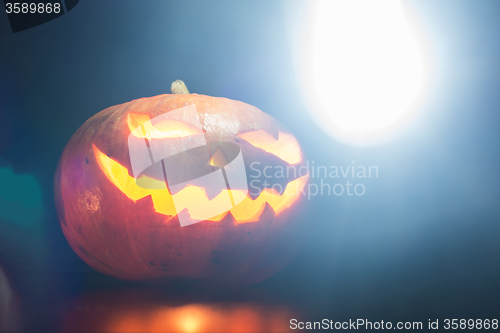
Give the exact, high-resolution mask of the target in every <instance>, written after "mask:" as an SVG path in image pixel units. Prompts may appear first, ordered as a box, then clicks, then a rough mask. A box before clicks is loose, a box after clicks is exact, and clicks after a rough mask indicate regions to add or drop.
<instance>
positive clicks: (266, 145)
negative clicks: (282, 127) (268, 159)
mask: <svg viewBox="0 0 500 333" xmlns="http://www.w3.org/2000/svg"><path fill="white" fill-rule="evenodd" d="M278 133H279V136H278V140H276V139H275V138H273V137H272V136H271V135H270V134H269V133H267V132H266V131H264V130H258V131H253V132H246V133H241V134H238V137H240V138H242V139H243V140H245V141H247V142H248V143H250V144H251V145H253V146H255V147H257V148H260V149H262V150H264V151H266V152H268V153H270V154H273V155H276V156H278V157H279V158H281V159H282V160H283V161H285V162H287V163H290V164H297V163H299V162H300V161H302V154H301V152H300V146H299V143H298V142H297V139H295V137H294V136H293V135H291V134H287V133H282V132H278Z"/></svg>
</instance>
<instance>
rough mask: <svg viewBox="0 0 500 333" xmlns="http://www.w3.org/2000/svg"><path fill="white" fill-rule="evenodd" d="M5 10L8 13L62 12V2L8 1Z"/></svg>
mask: <svg viewBox="0 0 500 333" xmlns="http://www.w3.org/2000/svg"><path fill="white" fill-rule="evenodd" d="M5 11H6V12H7V14H11V13H14V14H28V13H30V14H35V13H38V14H51V13H56V14H58V13H60V12H61V4H60V3H57V2H56V3H41V2H38V3H37V2H22V3H19V2H14V3H10V2H7V3H6V4H5Z"/></svg>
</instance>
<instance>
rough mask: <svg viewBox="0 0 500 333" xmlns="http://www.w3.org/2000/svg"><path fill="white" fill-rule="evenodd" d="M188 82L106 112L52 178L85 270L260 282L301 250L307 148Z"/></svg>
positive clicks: (80, 135) (73, 144) (73, 142)
mask: <svg viewBox="0 0 500 333" xmlns="http://www.w3.org/2000/svg"><path fill="white" fill-rule="evenodd" d="M180 82H181V83H179V85H178V86H175V84H178V81H176V82H174V84H173V85H172V92H176V91H177V90H178V89H180V92H178V93H174V94H171V95H170V94H166V95H160V96H155V97H149V98H142V99H138V100H134V101H131V102H128V103H125V104H121V105H117V106H113V107H110V108H108V109H105V110H103V111H101V112H99V113H98V114H96V115H94V116H93V117H91V118H90V119H89V120H87V122H85V124H84V125H82V126H81V127H80V128H79V129H78V130H77V132H76V133H75V134H74V135H73V137H72V138H71V139H70V141H69V143H68V144H67V146H66V148H65V149H64V152H63V154H62V156H61V158H60V161H59V165H58V168H57V171H56V174H55V180H54V187H55V201H56V206H57V209H58V215H59V219H60V222H61V227H62V230H63V233H64V235H65V236H66V238H67V240H68V242H69V244H70V245H71V247H72V248H73V250H74V251H75V252H76V253H77V254H78V255H79V256H80V257H81V258H82V259H83V260H84V261H85V262H86V263H87V264H89V265H90V266H91V267H93V268H95V269H96V270H98V271H100V272H102V273H105V274H107V275H111V276H114V277H117V278H120V279H125V280H166V281H174V280H177V279H184V280H186V279H189V280H191V279H192V280H204V281H210V282H215V283H220V282H223V283H231V284H237V285H244V284H252V283H256V282H258V281H261V280H263V279H265V278H267V277H269V276H270V275H272V274H274V273H275V272H277V271H278V270H280V269H281V268H282V267H284V265H286V264H287V263H288V262H289V261H290V259H291V257H292V255H293V253H294V252H295V251H296V249H297V248H298V244H299V243H300V238H301V233H300V232H299V228H300V225H301V224H300V220H301V219H300V218H299V217H298V213H300V212H301V211H302V210H301V208H300V207H301V206H302V203H303V201H304V196H303V195H302V191H303V189H304V187H305V186H306V184H307V181H308V177H309V176H308V174H307V169H305V166H304V165H305V163H304V156H303V153H302V151H301V148H300V146H299V144H298V142H297V140H296V139H295V137H294V136H293V135H292V134H290V133H289V131H288V130H287V129H286V128H285V127H284V126H283V125H282V124H280V123H279V122H278V121H277V120H276V119H274V118H272V117H271V116H269V115H267V114H265V113H264V112H262V111H260V110H259V109H257V108H255V107H253V106H251V105H248V104H245V103H242V102H239V101H234V100H230V99H226V98H215V97H210V96H204V95H198V94H190V93H189V92H188V91H187V88H185V85H184V84H183V83H182V81H180ZM304 169H305V170H304ZM252 172H253V173H252Z"/></svg>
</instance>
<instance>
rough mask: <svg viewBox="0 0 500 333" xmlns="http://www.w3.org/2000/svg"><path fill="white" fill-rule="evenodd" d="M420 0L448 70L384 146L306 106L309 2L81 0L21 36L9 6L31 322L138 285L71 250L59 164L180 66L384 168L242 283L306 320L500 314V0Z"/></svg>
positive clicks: (10, 251) (6, 61) (3, 121)
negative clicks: (301, 37)
mask: <svg viewBox="0 0 500 333" xmlns="http://www.w3.org/2000/svg"><path fill="white" fill-rule="evenodd" d="M412 6H413V7H414V8H415V10H416V12H417V13H418V15H419V16H420V19H421V21H422V23H423V26H424V29H425V33H426V34H427V36H428V40H429V43H430V46H431V49H432V52H433V55H434V59H435V64H436V67H435V73H434V74H435V80H434V81H433V83H432V87H431V88H430V92H429V94H428V95H427V97H426V100H425V102H424V103H423V106H422V110H421V112H420V113H419V116H418V117H417V118H416V119H415V121H414V122H413V123H412V124H411V125H409V126H408V127H407V128H405V129H404V131H402V132H401V133H400V134H399V135H398V136H397V137H396V138H395V139H393V140H391V141H389V142H386V143H385V144H382V145H377V146H371V147H355V146H351V145H347V144H344V143H341V142H338V141H336V140H334V139H332V138H331V137H329V136H328V135H327V134H325V133H324V132H322V131H321V130H320V129H319V126H318V125H317V124H316V123H315V121H314V119H313V118H312V116H311V115H310V112H309V111H308V106H307V105H306V103H305V102H304V97H303V96H302V95H301V89H300V85H299V82H298V79H297V77H298V76H297V74H296V67H295V64H294V59H295V58H294V52H295V49H294V48H293V47H292V43H291V40H290V38H292V39H293V34H291V33H290V31H297V30H300V29H301V28H300V27H301V21H300V20H296V18H297V17H298V18H300V17H301V13H303V12H304V11H305V10H306V9H307V3H305V2H299V1H286V2H285V1H284V2H279V1H199V2H197V1H196V2H195V1H124V0H120V1H95V0H82V1H80V3H79V4H78V5H77V6H76V7H75V8H74V9H73V10H71V12H68V13H67V14H65V15H63V16H61V17H59V18H57V19H55V20H53V21H51V22H48V23H46V24H44V25H41V26H38V27H34V28H32V29H29V30H25V31H22V32H18V33H15V34H14V33H12V31H11V29H10V26H9V22H8V19H7V15H5V14H0V186H1V189H0V262H1V263H2V266H3V267H4V270H5V271H6V272H7V274H8V275H9V277H10V279H11V282H12V284H13V286H14V288H15V289H16V291H17V293H18V294H19V297H20V302H21V314H20V321H21V326H22V327H23V328H24V329H26V330H28V331H47V330H56V329H57V328H58V327H59V326H58V325H59V320H60V319H59V317H60V313H61V306H62V305H61V304H64V302H65V301H66V300H68V299H71V298H72V297H76V296H78V295H82V294H85V293H88V292H90V291H94V290H109V289H113V288H132V287H138V285H136V284H132V283H126V282H121V281H118V280H114V279H112V278H108V277H106V276H103V275H101V274H100V273H98V272H96V271H94V270H92V269H91V268H89V267H88V266H87V265H86V264H85V263H84V262H83V261H82V260H81V259H79V258H78V257H77V256H76V254H74V253H73V251H72V250H71V249H70V247H69V245H68V244H67V242H66V240H65V238H64V236H63V234H62V232H61V229H60V227H59V222H58V220H57V216H56V213H55V207H54V200H53V188H52V177H53V174H54V171H55V168H56V164H57V160H58V158H59V156H60V154H61V152H62V150H63V148H64V146H65V144H66V142H67V141H68V140H69V138H70V137H71V135H72V134H73V133H74V132H75V131H76V129H77V128H78V127H79V126H80V125H81V124H83V123H84V122H85V120H86V119H88V118H89V117H90V116H92V115H93V114H95V113H97V112H98V111H100V110H102V109H105V108H107V107H109V106H112V105H115V104H120V103H124V102H126V101H130V100H132V99H136V98H140V97H146V96H154V95H158V94H162V93H168V91H169V87H170V83H171V82H172V81H174V80H176V79H183V80H184V81H185V82H186V84H187V85H188V87H189V89H190V91H192V92H196V93H200V94H206V95H211V96H223V97H228V98H231V99H236V100H241V101H244V102H246V103H249V104H252V105H255V106H257V107H258V108H260V109H262V110H263V111H264V112H267V113H269V114H271V115H272V116H274V117H276V118H277V119H279V120H280V121H281V122H283V123H284V124H285V125H286V126H287V127H288V128H289V129H290V130H291V131H292V133H294V134H295V136H296V137H297V138H298V140H299V142H300V143H301V145H302V147H303V149H304V150H305V152H306V154H307V156H308V157H309V159H310V160H314V161H315V163H316V164H318V165H319V164H321V165H338V166H340V165H344V166H349V165H351V162H352V161H353V160H354V161H355V162H356V165H376V166H378V168H379V178H378V179H371V180H370V181H367V182H366V183H365V184H366V189H367V190H366V194H365V195H364V196H362V197H347V196H341V197H335V196H323V197H320V196H318V197H315V198H313V199H312V200H311V201H310V203H309V208H308V209H309V214H308V221H307V223H308V224H309V230H308V234H307V235H304V237H306V238H307V242H306V245H305V246H304V248H303V249H302V250H301V252H300V255H299V256H298V257H297V258H296V259H295V260H294V261H293V262H292V263H291V264H290V265H289V266H287V267H286V268H285V269H284V270H282V271H281V272H279V273H278V274H276V275H275V276H273V277H271V278H270V279H268V280H266V281H264V282H262V283H260V284H257V285H255V286H251V287H248V288H246V289H245V290H246V291H245V292H244V293H243V294H248V293H250V294H252V293H255V294H258V295H264V296H258V297H257V296H255V297H257V298H259V297H260V298H261V301H262V302H271V303H279V304H286V305H287V306H290V307H291V308H293V309H294V310H295V311H297V312H298V313H300V316H301V318H302V319H304V320H308V321H312V320H321V319H322V318H329V319H333V320H335V321H344V320H349V319H353V320H355V319H357V318H366V319H368V320H371V321H380V320H384V321H389V320H390V321H393V322H395V321H398V320H401V321H423V322H424V325H425V324H426V323H427V320H428V319H431V320H435V319H440V320H443V319H445V318H458V319H460V318H464V319H469V318H472V319H478V318H482V319H486V318H490V319H493V318H497V319H498V318H499V317H500V311H499V310H500V302H499V296H500V282H499V281H500V242H499V236H500V219H499V217H500V209H499V205H498V202H499V199H500V191H499V189H500V187H499V186H498V185H499V183H498V182H499V180H500V178H499V167H500V164H499V161H500V159H499V147H500V131H499V128H500V113H499V111H500V93H499V92H500V61H499V59H500V2H498V1H481V2H475V1H472V0H471V1H445V0H440V1H418V2H413V3H412ZM290 13H292V14H293V15H290ZM290 18H292V19H290ZM292 42H293V41H292ZM8 170H13V173H10V172H9V171H8ZM139 287H141V286H139ZM177 291H178V290H177ZM177 291H176V292H177ZM189 292H190V291H186V293H189ZM217 295H218V296H217V297H219V298H222V299H226V300H239V301H245V296H236V295H239V292H232V291H229V290H222V291H218V292H217ZM207 297H208V298H210V295H209V296H207Z"/></svg>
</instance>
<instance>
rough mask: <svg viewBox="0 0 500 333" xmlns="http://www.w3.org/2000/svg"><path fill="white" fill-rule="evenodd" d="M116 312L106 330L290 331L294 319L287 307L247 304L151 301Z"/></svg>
mask: <svg viewBox="0 0 500 333" xmlns="http://www.w3.org/2000/svg"><path fill="white" fill-rule="evenodd" d="M136 308H138V307H136ZM113 312H115V313H113V315H112V316H111V317H110V318H109V317H108V319H107V320H106V322H105V323H104V325H103V326H104V328H105V332H115V333H132V332H137V333H138V332H146V333H166V332H176V333H202V332H203V333H211V332H217V333H218V332H228V333H231V332H234V333H257V332H270V333H271V332H290V331H291V330H290V328H289V326H288V322H289V320H290V319H289V318H292V317H291V316H292V313H291V312H290V311H288V310H285V309H279V308H274V307H265V308H264V307H259V306H255V305H254V306H249V305H243V304H242V305H240V304H225V305H215V306H214V305H205V304H189V305H183V306H179V307H171V306H161V305H152V304H149V307H147V308H146V309H136V310H135V311H134V310H131V309H130V310H128V311H127V310H125V311H123V310H121V311H120V310H113Z"/></svg>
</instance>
